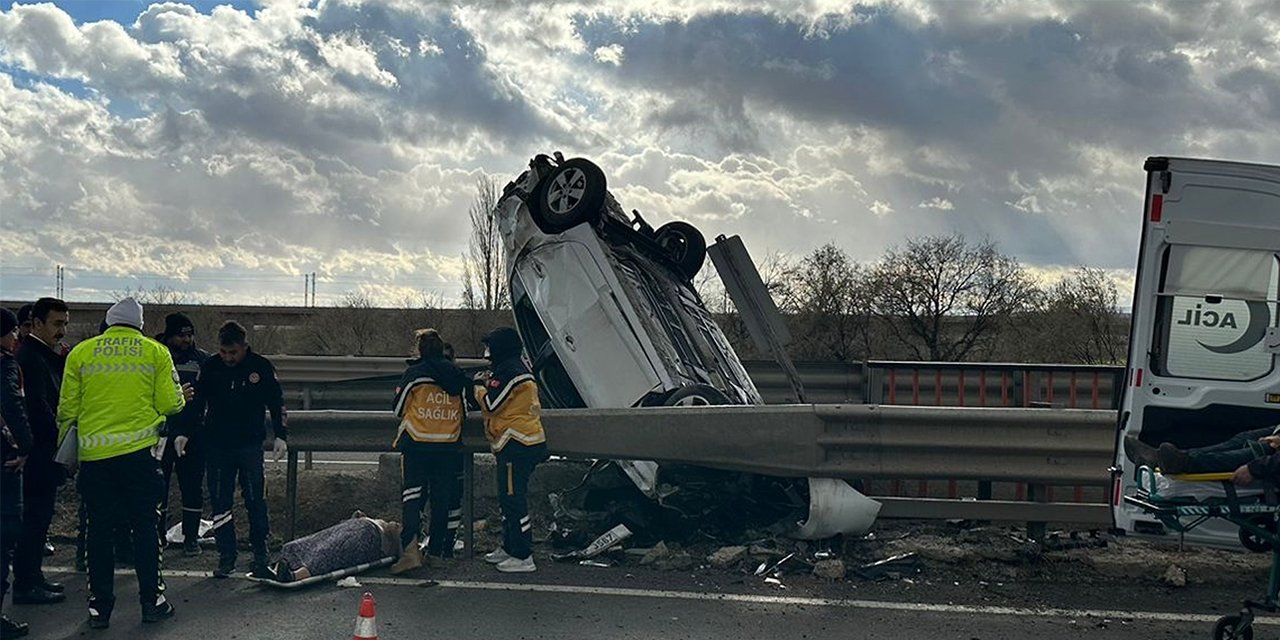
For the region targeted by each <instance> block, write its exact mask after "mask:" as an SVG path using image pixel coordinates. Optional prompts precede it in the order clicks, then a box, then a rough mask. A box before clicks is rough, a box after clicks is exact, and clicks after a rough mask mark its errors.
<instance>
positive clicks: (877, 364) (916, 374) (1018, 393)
mask: <svg viewBox="0 0 1280 640" xmlns="http://www.w3.org/2000/svg"><path fill="white" fill-rule="evenodd" d="M272 360H273V362H275V364H276V368H277V370H278V371H279V373H280V377H281V380H282V382H284V386H285V393H286V401H287V403H288V404H289V406H290V408H292V409H295V410H296V409H304V410H305V409H343V410H383V409H386V408H387V407H388V406H389V404H390V402H391V394H392V389H393V388H394V386H395V383H396V381H397V380H398V378H399V376H400V374H401V372H402V371H403V370H404V366H405V362H404V360H403V359H401V358H383V357H341V356H336V357H335V356H275V357H273V358H272ZM744 364H745V365H746V367H747V371H748V373H749V374H750V375H751V379H752V380H753V381H754V382H755V383H756V386H757V388H758V389H759V390H760V393H761V395H762V396H763V397H764V399H765V402H766V403H769V404H790V403H794V402H795V398H794V396H793V393H792V390H791V387H790V385H788V384H787V381H786V378H785V377H784V375H783V373H782V370H781V368H780V367H779V366H778V365H777V364H776V363H774V362H772V361H759V360H757V361H747V362H745V363H744ZM459 365H460V366H462V367H463V368H469V369H480V368H483V367H484V366H485V361H483V360H474V359H464V360H460V361H459ZM796 367H797V369H798V370H799V372H800V377H801V379H802V380H803V382H804V385H805V390H806V392H807V393H808V394H809V397H810V400H811V401H812V402H815V403H818V404H864V403H866V404H876V405H912V406H934V407H1008V408H1017V407H1024V408H1025V407H1036V408H1065V409H1101V410H1106V409H1112V410H1114V409H1115V408H1117V406H1118V403H1119V398H1120V389H1121V385H1122V384H1123V382H1124V368H1123V367H1111V366H1087V365H1045V364H1016V363H951V362H891V361H871V362H867V363H841V362H800V363H797V364H796ZM1035 434H1036V430H1035V429H1034V428H1033V427H1032V426H1031V425H1028V426H1027V428H1026V430H1025V431H1024V432H1023V434H1022V435H1023V436H1024V437H1026V438H1034V437H1035ZM1108 446H1109V445H1108ZM867 489H868V492H869V493H872V494H875V495H881V496H897V497H913V498H950V499H956V498H963V497H977V498H982V499H991V498H1004V499H1008V500H1027V499H1039V498H1043V499H1047V500H1049V501H1054V500H1059V499H1061V500H1069V501H1074V502H1078V503H1099V502H1103V501H1104V500H1105V498H1104V495H1103V493H1102V491H1103V490H1102V488H1101V487H1097V486H1091V485H1090V484H1089V483H1073V484H1047V485H1036V484H1028V483H1027V482H1025V481H1015V482H995V483H993V482H992V481H991V480H980V481H975V480H967V479H963V478H960V477H947V476H942V475H938V474H936V473H935V474H927V475H922V476H919V477H916V478H909V477H903V476H902V475H900V474H899V475H897V476H896V477H894V478H891V479H870V478H869V479H868V484H867Z"/></svg>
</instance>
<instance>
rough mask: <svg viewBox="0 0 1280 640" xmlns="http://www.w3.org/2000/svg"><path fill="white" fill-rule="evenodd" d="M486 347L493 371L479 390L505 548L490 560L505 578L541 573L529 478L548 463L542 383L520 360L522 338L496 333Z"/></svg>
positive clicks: (507, 331) (501, 330) (505, 330)
mask: <svg viewBox="0 0 1280 640" xmlns="http://www.w3.org/2000/svg"><path fill="white" fill-rule="evenodd" d="M481 342H483V343H484V345H485V357H487V358H488V359H489V361H490V362H491V363H493V371H492V373H490V374H489V376H488V377H487V378H486V379H485V380H484V381H483V385H484V386H482V387H477V388H476V389H475V399H476V402H477V403H479V405H480V411H481V413H482V414H483V415H484V430H485V437H486V438H488V440H489V447H490V448H491V449H492V450H493V453H494V455H495V456H496V457H497V459H498V469H497V476H498V505H499V506H500V507H501V509H502V546H501V547H499V548H498V549H495V550H493V551H492V552H490V553H488V554H486V555H485V557H484V559H485V561H486V562H488V563H490V564H496V565H498V571H502V572H504V573H527V572H530V571H536V570H537V568H538V567H537V566H536V565H535V564H534V562H533V525H532V523H531V522H530V520H529V499H528V491H529V476H531V475H533V470H534V468H535V467H537V466H538V463H540V462H542V461H543V460H546V459H547V437H546V434H545V433H544V432H543V430H542V419H541V417H540V416H541V414H542V405H540V404H539V403H538V383H537V382H535V381H534V378H533V374H532V373H530V371H529V367H528V366H527V365H526V364H525V362H524V358H523V357H521V342H520V334H518V333H516V330H515V329H512V328H510V327H501V328H498V329H494V330H493V331H491V332H490V333H489V335H487V336H485V337H484V339H483V340H481Z"/></svg>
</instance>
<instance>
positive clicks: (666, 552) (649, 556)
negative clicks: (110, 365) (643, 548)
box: [640, 542, 671, 565]
mask: <svg viewBox="0 0 1280 640" xmlns="http://www.w3.org/2000/svg"><path fill="white" fill-rule="evenodd" d="M670 555H671V550H670V549H667V544H666V543H665V542H659V543H658V544H656V545H653V547H652V548H651V549H649V551H647V552H646V553H645V554H644V557H643V558H640V564H642V565H648V564H654V563H656V562H657V561H659V560H662V559H663V558H666V557H667V556H670Z"/></svg>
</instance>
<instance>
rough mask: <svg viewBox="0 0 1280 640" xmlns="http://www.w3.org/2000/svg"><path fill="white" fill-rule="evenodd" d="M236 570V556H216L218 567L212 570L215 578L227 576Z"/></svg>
mask: <svg viewBox="0 0 1280 640" xmlns="http://www.w3.org/2000/svg"><path fill="white" fill-rule="evenodd" d="M235 571H236V557H235V556H222V557H220V558H218V568H217V569H214V570H213V577H215V578H229V577H231V574H233V573H235Z"/></svg>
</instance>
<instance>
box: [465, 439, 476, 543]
mask: <svg viewBox="0 0 1280 640" xmlns="http://www.w3.org/2000/svg"><path fill="white" fill-rule="evenodd" d="M475 487H476V454H474V453H471V452H469V451H468V452H467V453H466V455H464V456H462V526H463V531H462V553H463V555H464V557H466V559H467V560H470V559H472V558H474V557H475V555H476V527H475V513H476V512H475V509H476V491H475Z"/></svg>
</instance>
